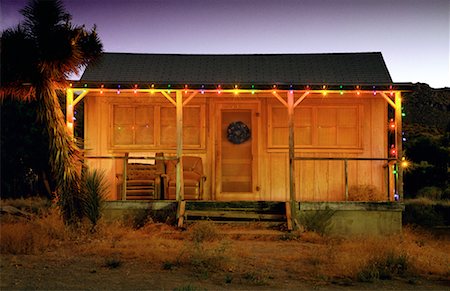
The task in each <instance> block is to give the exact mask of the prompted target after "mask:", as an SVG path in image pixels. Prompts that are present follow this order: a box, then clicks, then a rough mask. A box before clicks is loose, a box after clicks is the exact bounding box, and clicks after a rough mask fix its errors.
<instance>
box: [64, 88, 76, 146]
mask: <svg viewBox="0 0 450 291" xmlns="http://www.w3.org/2000/svg"><path fill="white" fill-rule="evenodd" d="M73 106H74V104H73V89H71V88H69V89H67V90H66V125H67V130H68V131H69V135H70V137H71V138H73Z"/></svg>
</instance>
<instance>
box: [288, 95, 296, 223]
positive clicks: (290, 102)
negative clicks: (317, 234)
mask: <svg viewBox="0 0 450 291" xmlns="http://www.w3.org/2000/svg"><path fill="white" fill-rule="evenodd" d="M287 109H288V126H289V204H290V210H291V225H292V227H293V229H297V228H298V225H297V221H296V220H297V202H296V197H295V175H294V173H295V172H294V162H295V160H294V157H295V151H294V93H293V92H291V91H288V93H287Z"/></svg>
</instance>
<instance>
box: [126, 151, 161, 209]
mask: <svg viewBox="0 0 450 291" xmlns="http://www.w3.org/2000/svg"><path fill="white" fill-rule="evenodd" d="M139 156H148V155H145V154H142V155H140V154H139V153H134V157H139ZM125 157H127V158H128V159H127V160H128V162H127V164H126V189H125V193H126V199H127V200H149V199H161V198H162V195H161V175H162V174H164V172H165V171H164V161H163V160H158V159H157V160H153V159H133V157H132V156H131V155H129V154H128V153H126V154H125ZM155 157H163V153H157V154H156V155H155ZM122 183H123V178H122ZM122 187H123V184H122Z"/></svg>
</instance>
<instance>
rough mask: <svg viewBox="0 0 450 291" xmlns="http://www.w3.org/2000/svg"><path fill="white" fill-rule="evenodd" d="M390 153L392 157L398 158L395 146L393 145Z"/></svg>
mask: <svg viewBox="0 0 450 291" xmlns="http://www.w3.org/2000/svg"><path fill="white" fill-rule="evenodd" d="M389 153H390V154H391V156H394V157H395V156H396V155H397V149H396V148H395V147H394V145H391V149H390V150H389Z"/></svg>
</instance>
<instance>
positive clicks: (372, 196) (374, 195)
mask: <svg viewBox="0 0 450 291" xmlns="http://www.w3.org/2000/svg"><path fill="white" fill-rule="evenodd" d="M379 197H380V191H378V189H377V188H376V187H375V186H373V185H354V186H350V188H349V189H348V200H349V201H378V200H380V199H379Z"/></svg>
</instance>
